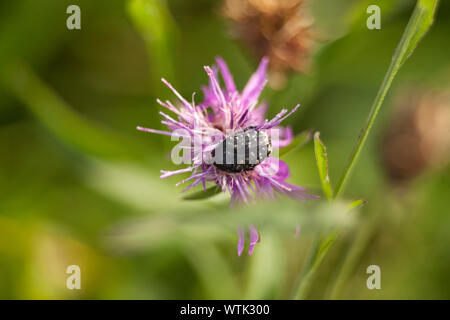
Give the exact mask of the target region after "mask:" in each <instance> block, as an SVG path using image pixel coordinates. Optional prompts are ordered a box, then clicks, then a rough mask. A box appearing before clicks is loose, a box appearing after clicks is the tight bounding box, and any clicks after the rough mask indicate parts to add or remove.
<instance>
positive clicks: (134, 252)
mask: <svg viewBox="0 0 450 320" xmlns="http://www.w3.org/2000/svg"><path fill="white" fill-rule="evenodd" d="M373 3H376V4H377V5H379V6H380V7H381V19H382V20H381V23H382V24H381V27H382V28H381V30H368V29H367V28H366V19H367V17H368V14H367V13H366V8H367V7H368V5H370V4H373ZM71 4H77V5H79V6H80V8H81V30H68V29H67V28H66V19H67V17H68V16H69V15H68V14H66V8H67V6H68V5H71ZM414 4H415V1H412V0H410V1H407V0H401V1H400V0H399V1H394V0H383V1H381V0H378V1H360V0H353V1H352V0H335V1H326V0H311V1H310V15H311V16H310V18H312V19H314V21H315V22H314V27H315V30H316V32H317V34H316V35H315V36H314V43H315V46H314V51H312V52H311V57H312V58H311V63H310V67H309V68H308V70H307V72H306V73H300V72H290V73H288V74H287V75H286V79H285V82H284V83H283V84H282V85H281V87H280V85H273V86H272V87H275V89H274V88H271V87H270V86H268V87H267V88H266V89H265V91H264V93H263V99H264V100H266V101H268V102H269V106H270V107H269V115H272V116H273V115H274V114H276V113H277V112H278V111H279V110H280V109H281V108H283V107H288V108H291V107H293V106H294V105H296V104H297V103H301V104H302V106H303V108H302V109H301V111H299V112H297V113H296V114H295V115H294V116H293V117H291V118H289V119H288V120H287V122H288V123H289V124H290V125H292V126H293V128H294V131H295V132H296V133H298V132H301V131H303V130H306V129H311V130H314V131H320V132H321V139H322V140H323V142H324V143H325V144H326V146H327V148H328V156H329V166H330V168H329V169H330V176H331V181H332V182H334V183H335V182H337V180H338V178H339V176H340V174H341V172H342V170H343V167H344V165H345V163H346V160H347V159H348V156H349V154H350V152H351V150H352V146H353V145H354V144H355V142H356V139H357V136H358V134H359V131H360V130H361V128H362V127H363V125H364V123H365V119H366V117H367V115H368V112H369V109H370V106H371V103H372V101H373V99H374V97H375V95H376V92H377V89H378V87H379V85H380V83H381V81H382V79H383V76H384V73H385V72H386V69H387V67H388V65H389V62H390V59H391V57H392V54H393V52H394V49H395V46H396V44H397V43H398V41H399V39H400V37H401V34H402V31H403V30H404V28H405V26H406V24H407V21H408V18H409V16H410V14H411V12H412V10H413V8H414ZM222 7H223V3H222V2H221V1H213V0H196V1H193V0H192V1H183V0H169V1H163V0H131V1H124V0H95V1H94V0H70V1H66V0H39V1H35V0H20V1H1V2H0V298H4V299H79V298H80V299H220V298H230V299H247V298H252V299H287V298H289V297H290V296H291V291H292V290H293V288H294V286H295V281H296V279H297V277H298V274H299V273H300V271H301V269H302V266H303V265H304V262H305V257H306V256H307V253H308V250H309V248H310V247H311V243H312V242H313V239H314V236H315V233H316V232H318V230H323V228H324V225H325V224H329V221H333V215H334V214H336V210H337V209H336V210H335V209H330V208H329V207H328V206H326V205H325V204H324V203H325V201H323V200H319V201H316V202H315V203H312V204H311V203H307V204H302V203H299V204H298V203H292V202H286V201H280V202H277V203H274V204H271V205H269V206H263V207H257V208H256V209H236V210H231V211H230V210H229V207H228V199H227V197H226V196H224V195H223V196H222V195H219V196H217V197H213V198H211V199H209V200H201V201H187V200H183V199H182V197H183V195H181V194H180V191H181V189H182V187H175V186H174V184H175V183H176V182H177V181H178V180H177V178H173V179H172V178H171V179H167V180H159V177H158V176H159V170H160V169H171V168H174V167H175V166H174V165H173V164H171V162H170V157H169V154H170V149H171V147H172V146H173V145H174V143H173V142H171V141H169V140H170V139H167V137H164V136H158V135H152V134H145V133H142V132H138V131H136V129H135V128H136V126H137V125H142V126H147V127H152V128H157V129H160V128H162V126H161V124H160V123H159V121H160V118H159V115H158V110H159V107H158V105H157V104H156V102H155V100H156V98H157V97H159V98H161V99H167V98H170V99H171V100H172V101H174V97H173V95H172V94H171V93H170V91H169V90H168V89H167V88H166V87H164V86H163V84H162V83H160V81H159V78H161V76H164V77H165V78H166V79H168V80H169V81H170V82H171V83H172V84H173V85H174V86H175V87H176V88H177V89H178V90H179V91H180V92H181V93H182V94H183V95H185V96H186V97H191V95H192V93H193V92H197V101H199V99H201V96H202V93H201V90H200V87H201V86H202V85H204V84H206V83H207V76H206V74H205V72H204V70H203V66H204V65H211V64H213V63H214V58H215V57H216V56H219V55H220V56H222V57H223V58H224V59H225V60H226V61H227V62H228V64H229V67H230V69H231V71H232V73H233V74H234V78H235V81H236V82H237V84H238V86H239V87H240V88H242V87H243V86H244V85H245V83H246V81H247V79H248V78H249V77H250V75H251V73H252V72H253V70H254V69H255V68H256V66H257V64H258V62H259V57H257V56H255V55H254V50H252V48H250V46H249V43H248V41H243V40H242V39H240V38H239V37H236V35H237V34H236V25H234V26H233V22H232V21H230V20H229V19H227V18H226V17H224V16H223V10H222ZM449 9H450V3H449V2H448V1H441V3H440V7H439V10H438V14H437V17H436V21H435V24H434V26H433V27H432V28H431V30H430V31H429V33H428V34H427V35H426V37H425V38H424V40H423V41H422V42H421V43H420V44H419V46H418V48H417V50H416V51H415V52H414V54H413V55H412V57H411V58H410V59H409V60H408V61H407V62H406V64H405V66H404V67H403V68H402V69H401V71H400V73H399V75H398V76H397V78H396V79H395V81H394V84H393V87H392V89H391V91H390V92H389V95H388V97H387V99H386V101H385V104H384V105H383V108H382V111H381V114H380V116H379V118H378V119H377V122H376V124H375V127H374V130H373V132H372V134H371V136H370V138H369V141H368V144H367V145H366V148H365V149H364V151H363V154H362V157H361V158H360V161H359V163H358V165H357V167H356V169H355V170H354V172H353V175H352V177H351V179H350V181H349V183H348V185H347V188H346V190H345V192H344V197H343V198H344V200H342V201H343V202H344V203H345V201H350V200H351V199H356V198H363V199H365V200H367V201H368V203H367V204H366V205H365V206H364V207H362V208H361V210H359V212H358V213H355V214H354V215H355V216H357V219H355V220H356V221H355V222H353V223H352V224H351V226H349V227H348V228H346V231H345V232H344V233H343V234H342V235H341V237H340V238H339V240H338V241H337V242H336V243H335V244H334V246H333V248H332V250H331V252H330V254H329V255H328V256H327V257H326V259H325V261H324V264H323V265H322V266H321V267H320V270H319V272H318V275H317V278H316V279H315V281H314V283H313V286H312V289H311V291H310V292H309V295H308V297H309V298H330V297H335V298H346V299H413V298H414V299H417V298H422V299H448V298H450V232H449V231H450V214H449V208H450V201H449V199H450V197H449V195H450V193H449V192H450V180H449V166H448V160H449V158H448V150H449V143H448V141H449V136H450V133H449V131H448V128H449V126H448V124H449V107H450V100H449V95H448V91H449V89H450V83H449V79H450V77H449V75H450V59H449V55H448V53H449V52H450V42H449V34H450V10H449ZM269 85H272V84H271V83H269ZM284 160H285V161H286V162H287V163H288V164H289V166H290V167H291V171H292V177H291V179H290V181H292V182H293V183H296V184H299V185H303V186H306V187H308V188H309V189H310V191H311V193H315V194H321V189H320V181H319V177H318V173H317V169H316V165H315V158H314V150H313V146H312V143H311V142H310V143H309V144H307V145H306V146H304V147H303V148H301V149H299V150H296V151H292V152H291V153H289V154H288V155H287V156H286V158H285V159H284ZM324 208H325V209H324ZM252 210H253V211H252ZM250 211H252V212H250ZM323 211H326V213H324V212H323ZM338 211H339V210H338ZM278 215H283V217H284V218H283V219H284V220H283V219H281V220H283V221H285V222H284V224H283V223H277V219H278V218H277V216H278ZM246 216H249V217H258V216H260V217H261V219H262V222H261V226H260V231H261V237H262V241H261V242H260V243H259V244H257V247H256V249H255V253H254V254H253V255H252V256H251V257H248V256H246V255H244V256H242V257H238V256H237V254H236V242H237V234H236V232H235V229H234V226H233V223H236V222H242V223H247V222H249V221H247V220H245V219H246V218H245V217H246ZM297 216H298V219H299V221H302V223H303V224H302V227H303V226H304V228H303V229H302V233H301V235H300V237H298V238H294V237H293V234H294V232H295V227H292V230H291V229H290V228H289V225H290V222H291V221H292V219H293V218H292V217H294V218H295V217H297ZM241 217H243V218H242V219H244V220H245V221H244V220H242V221H239V219H241ZM233 219H234V220H233ZM289 219H291V220H289ZM230 221H233V222H230ZM293 225H294V224H292V226H293ZM72 264H76V265H79V266H80V267H81V272H82V289H81V290H68V289H67V288H66V278H67V276H68V275H67V274H66V273H65V271H66V267H67V266H69V265H72ZM371 264H375V265H378V266H380V268H381V286H382V288H381V290H368V289H367V287H366V279H367V277H368V275H367V274H366V268H367V266H369V265H371ZM333 288H335V289H333ZM336 288H337V289H336Z"/></svg>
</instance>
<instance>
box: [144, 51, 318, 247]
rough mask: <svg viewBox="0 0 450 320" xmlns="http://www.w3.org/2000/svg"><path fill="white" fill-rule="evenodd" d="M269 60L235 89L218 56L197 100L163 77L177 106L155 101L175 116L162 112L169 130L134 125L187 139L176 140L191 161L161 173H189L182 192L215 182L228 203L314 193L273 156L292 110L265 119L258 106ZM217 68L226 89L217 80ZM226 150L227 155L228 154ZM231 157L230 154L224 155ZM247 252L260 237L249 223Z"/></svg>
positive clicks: (284, 140)
mask: <svg viewBox="0 0 450 320" xmlns="http://www.w3.org/2000/svg"><path fill="white" fill-rule="evenodd" d="M267 64H268V59H267V58H264V59H262V61H261V63H260V65H259V67H258V69H257V70H256V72H255V73H254V74H253V75H252V76H251V78H250V80H249V81H248V83H247V85H246V86H245V87H244V89H243V90H242V91H241V92H239V91H238V90H237V89H236V86H235V84H234V81H233V77H232V75H231V73H230V72H229V70H228V67H227V65H226V63H225V62H224V61H223V60H222V59H221V58H217V67H216V66H213V68H210V67H205V71H206V73H207V75H208V77H209V85H208V86H205V87H203V88H202V90H203V92H204V100H203V102H201V103H200V104H196V103H195V101H194V96H193V98H192V102H188V101H187V100H186V99H185V98H183V97H182V96H181V95H180V94H179V93H178V91H176V90H175V89H174V88H173V87H172V85H171V84H170V83H169V82H167V81H166V80H165V79H162V81H163V82H164V83H165V84H166V85H167V86H168V87H169V88H170V89H171V90H172V91H173V93H174V94H175V95H176V97H177V98H178V100H179V102H180V105H179V107H178V108H177V107H175V105H174V104H172V103H171V102H170V101H165V102H163V101H160V100H159V99H158V100H157V102H158V103H159V104H160V105H161V106H162V107H164V108H166V109H168V110H169V111H171V112H172V113H174V114H175V115H176V116H177V119H174V118H172V117H171V116H169V115H167V114H166V113H164V112H162V111H161V112H160V114H161V115H162V117H163V121H162V123H163V124H164V125H165V126H166V127H167V128H168V131H160V130H155V129H148V128H143V127H137V129H138V130H141V131H147V132H152V133H158V134H163V135H168V136H173V135H177V136H178V137H182V138H183V139H188V142H189V143H188V144H183V143H181V145H182V146H181V148H182V149H183V150H188V152H187V155H188V159H187V160H189V161H187V162H189V163H190V166H189V167H187V168H183V169H180V170H176V171H164V170H163V171H161V173H162V174H161V178H167V177H170V176H173V175H177V174H182V173H187V172H190V173H191V175H190V176H189V177H188V178H186V179H183V180H182V181H180V182H179V183H177V185H179V184H182V183H185V182H188V181H189V182H190V184H189V185H188V186H187V187H186V188H185V189H184V191H186V190H189V189H191V188H192V187H194V186H196V185H202V186H203V189H204V190H205V191H206V183H211V182H212V183H214V184H216V185H217V186H218V187H220V188H221V190H222V191H223V192H227V191H228V192H229V193H230V194H231V204H234V203H236V202H239V203H248V202H250V201H252V200H254V199H261V198H275V197H276V194H283V195H287V196H289V197H292V198H295V199H298V200H300V201H305V200H306V199H311V198H316V197H315V196H312V195H309V194H307V193H306V192H305V190H306V188H303V187H300V186H296V185H293V184H290V183H288V182H286V179H287V178H288V177H289V168H288V166H287V164H286V163H284V162H282V161H280V160H278V159H277V158H275V157H273V156H272V152H273V151H275V152H276V150H277V149H278V148H280V147H283V146H286V145H288V144H290V143H291V142H292V139H293V133H292V129H291V128H290V127H287V128H282V127H280V126H279V124H280V123H281V122H282V121H283V120H285V119H286V118H287V117H289V116H290V115H291V114H292V113H294V112H295V111H296V110H297V109H298V108H299V105H297V106H296V107H295V108H293V109H292V110H291V111H288V110H287V109H283V110H281V112H279V113H278V114H277V115H276V116H275V117H274V118H272V119H271V120H267V119H265V118H264V114H265V110H266V108H267V106H266V105H265V104H262V105H259V106H258V98H259V95H260V93H261V91H262V90H263V88H264V85H265V83H266V69H267ZM219 72H220V74H221V76H222V78H223V82H224V84H225V88H222V87H221V86H220V84H219V78H218V77H219ZM230 155H231V156H230ZM228 156H230V157H228ZM227 160H228V161H227ZM249 230H250V246H249V254H251V253H252V252H253V248H254V245H255V243H256V242H257V241H258V240H259V236H258V232H257V231H256V228H255V227H254V226H250V228H249ZM238 234H239V241H238V254H239V255H241V253H242V251H243V247H244V230H243V229H239V231H238Z"/></svg>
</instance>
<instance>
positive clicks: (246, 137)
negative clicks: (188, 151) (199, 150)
mask: <svg viewBox="0 0 450 320" xmlns="http://www.w3.org/2000/svg"><path fill="white" fill-rule="evenodd" d="M271 153H272V143H271V141H270V137H269V135H268V134H267V131H266V130H256V129H255V127H247V128H245V129H243V130H242V129H241V130H238V131H236V132H235V133H234V134H232V135H229V136H228V137H226V138H225V140H223V141H222V142H221V143H220V144H218V145H217V147H216V148H215V149H214V151H213V154H212V155H213V157H214V163H213V164H214V166H215V167H216V168H217V169H219V170H221V171H224V172H228V173H240V172H243V171H251V170H253V169H254V168H255V167H256V166H257V165H258V164H260V163H261V162H263V161H264V160H265V159H266V158H267V157H268V156H269V155H270V154H271Z"/></svg>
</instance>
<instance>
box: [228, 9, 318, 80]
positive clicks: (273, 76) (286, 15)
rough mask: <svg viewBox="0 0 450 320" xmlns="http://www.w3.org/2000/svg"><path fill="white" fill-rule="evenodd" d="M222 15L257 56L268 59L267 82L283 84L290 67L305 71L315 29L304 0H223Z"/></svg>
mask: <svg viewBox="0 0 450 320" xmlns="http://www.w3.org/2000/svg"><path fill="white" fill-rule="evenodd" d="M222 12H223V15H224V16H225V17H226V18H228V19H229V20H231V21H232V24H231V27H232V30H233V31H234V32H233V33H234V36H236V37H237V38H241V39H242V40H244V41H245V43H246V44H248V45H249V46H250V49H251V50H252V51H253V52H254V54H255V55H256V56H258V57H259V58H261V57H263V56H267V57H269V59H270V66H269V69H270V73H269V78H270V84H271V86H273V87H278V88H279V87H282V86H283V84H284V82H285V74H286V73H287V72H289V71H296V72H306V71H307V70H308V67H309V65H310V56H311V52H312V51H313V47H314V43H315V38H316V34H315V33H316V32H315V31H314V27H313V26H314V21H313V19H312V17H311V15H310V14H309V12H308V10H307V6H306V1H305V0H225V1H224V5H223V10H222Z"/></svg>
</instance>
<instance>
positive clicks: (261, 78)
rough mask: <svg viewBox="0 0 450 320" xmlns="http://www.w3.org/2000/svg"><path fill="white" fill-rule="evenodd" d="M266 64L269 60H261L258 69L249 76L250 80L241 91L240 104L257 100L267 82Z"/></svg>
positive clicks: (265, 58)
mask: <svg viewBox="0 0 450 320" xmlns="http://www.w3.org/2000/svg"><path fill="white" fill-rule="evenodd" d="M268 63H269V59H268V58H267V57H264V58H262V60H261V62H260V64H259V66H258V69H257V70H256V72H255V73H254V74H253V75H252V76H251V78H250V80H249V81H248V82H247V85H246V86H245V88H244V90H243V91H242V102H243V103H244V104H248V103H249V102H251V101H254V100H257V99H258V97H259V95H260V93H261V91H262V90H263V88H264V86H265V84H266V81H267V80H266V78H267V73H266V70H267V65H268Z"/></svg>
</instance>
